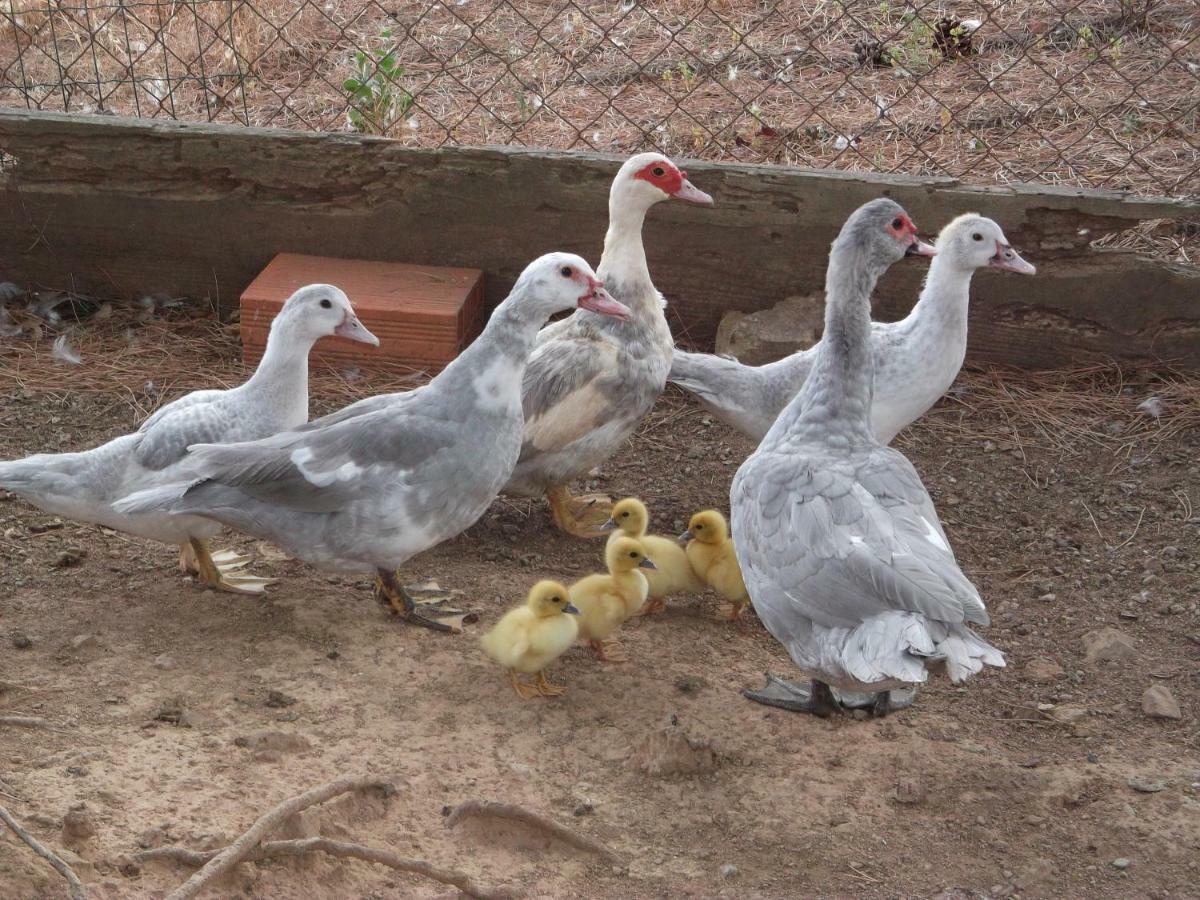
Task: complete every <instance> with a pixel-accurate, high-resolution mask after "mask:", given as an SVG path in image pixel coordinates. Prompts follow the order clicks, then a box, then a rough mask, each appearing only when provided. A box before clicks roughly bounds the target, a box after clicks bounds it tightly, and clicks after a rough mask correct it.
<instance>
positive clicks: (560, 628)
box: [479, 581, 579, 700]
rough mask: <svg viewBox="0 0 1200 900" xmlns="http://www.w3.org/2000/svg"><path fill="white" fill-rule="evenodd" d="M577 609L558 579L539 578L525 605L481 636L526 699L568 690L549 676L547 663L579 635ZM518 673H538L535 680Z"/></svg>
mask: <svg viewBox="0 0 1200 900" xmlns="http://www.w3.org/2000/svg"><path fill="white" fill-rule="evenodd" d="M578 614H579V610H578V609H576V608H575V607H574V606H573V605H572V604H571V601H570V600H569V599H568V598H567V589H566V587H564V586H563V585H561V584H559V583H558V582H557V581H539V582H538V583H537V584H535V585H534V586H533V589H532V590H530V592H529V596H528V598H526V600H525V605H524V606H518V607H517V608H516V609H511V610H509V611H508V612H506V613H505V614H504V615H503V617H501V619H500V621H499V622H497V623H496V624H495V626H494V627H493V628H492V630H491V631H489V632H488V633H487V634H485V635H484V636H483V637H481V638H480V639H479V643H480V644H482V645H483V650H484V652H485V653H487V655H488V656H490V657H491V658H492V659H494V660H495V661H496V662H498V663H500V665H502V666H504V668H506V669H508V677H509V680H510V681H511V682H512V686H513V690H514V691H516V692H517V695H518V696H520V697H523V698H525V699H527V700H528V699H529V698H530V697H536V696H538V695H539V694H540V695H542V696H543V697H557V696H558V695H559V694H562V693H563V692H565V691H566V688H565V687H563V686H562V685H558V684H551V683H550V682H549V681H548V680H547V679H546V671H545V669H546V666H548V665H550V663H552V662H554V660H556V659H558V657H560V656H562V655H563V653H565V652H566V650H567V648H569V647H570V646H571V645H572V644H573V643H575V639H576V638H577V637H578V636H579V621H578V619H577V618H576V616H577V615H578ZM518 672H524V673H525V674H526V675H536V676H537V677H536V678H535V680H534V682H533V683H532V684H531V683H530V682H528V681H522V680H521V678H520V677H519V676H518V674H517V673H518Z"/></svg>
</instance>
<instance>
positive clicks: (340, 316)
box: [271, 284, 379, 347]
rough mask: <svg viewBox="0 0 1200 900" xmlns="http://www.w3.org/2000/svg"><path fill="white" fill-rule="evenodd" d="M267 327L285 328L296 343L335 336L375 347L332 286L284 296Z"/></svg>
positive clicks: (314, 286) (310, 287)
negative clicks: (276, 313) (294, 337)
mask: <svg viewBox="0 0 1200 900" xmlns="http://www.w3.org/2000/svg"><path fill="white" fill-rule="evenodd" d="M271 327H272V328H275V327H280V328H287V329H288V330H289V332H290V333H291V334H292V335H294V336H296V337H297V338H299V339H300V340H306V341H314V342H315V341H318V340H320V339H321V338H323V337H329V336H331V335H336V336H337V337H344V338H348V339H349V340H352V341H358V342H360V343H363V344H370V345H371V346H372V347H378V346H379V338H377V337H375V335H373V334H371V332H370V331H368V330H367V327H366V326H365V325H363V323H362V322H360V321H359V320H358V316H356V315H355V314H354V307H353V306H351V305H350V299H349V298H348V297H347V296H346V294H345V293H344V292H343V291H342V290H341V289H340V288H336V287H334V286H333V285H332V284H310V285H307V286H306V287H302V288H300V290H298V291H296V293H294V294H292V296H290V297H288V299H287V302H286V303H284V304H283V309H282V310H280V311H279V315H278V316H276V317H275V322H273V323H271Z"/></svg>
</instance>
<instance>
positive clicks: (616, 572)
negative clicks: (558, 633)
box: [569, 536, 656, 662]
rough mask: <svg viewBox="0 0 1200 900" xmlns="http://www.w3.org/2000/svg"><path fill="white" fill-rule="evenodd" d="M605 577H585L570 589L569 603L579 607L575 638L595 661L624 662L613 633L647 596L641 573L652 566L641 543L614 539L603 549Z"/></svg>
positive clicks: (628, 538) (653, 567)
mask: <svg viewBox="0 0 1200 900" xmlns="http://www.w3.org/2000/svg"><path fill="white" fill-rule="evenodd" d="M604 562H605V565H607V567H608V574H607V575H588V576H587V577H586V578H581V579H579V581H577V582H575V583H574V584H573V585H571V589H570V592H569V594H570V599H571V602H572V603H574V604H575V606H577V607H579V636H580V637H581V638H582V639H583V640H585V641H587V642H588V644H590V645H591V648H592V651H593V652H594V653H595V654H596V658H597V659H600V660H604V661H605V662H624V661H625V660H626V659H628V658H629V657H628V656H626V655H625V651H624V650H623V649H622V648H621V644H620V642H619V641H616V640H614V639H613V638H612V634H613V632H615V631H616V630H617V629H618V628H620V627H621V625H623V624H624V623H625V621H626V620H627V619H628V618H629V617H630V616H632V615H633V614H634V613H635V612H637V611H638V610H639V609H640V608H641V606H642V604H643V603H645V602H646V596H647V594H649V592H650V585H649V583H648V582H647V581H646V576H645V575H643V574H642V571H641V570H642V569H650V570H651V571H653V570H654V569H655V568H656V566H655V565H654V563H652V562H651V561H650V560H649V559H648V558H647V556H646V551H645V548H643V547H642V542H641V541H639V540H637V539H636V538H631V537H624V536H622V537H618V538H617V539H616V540H614V541H610V542H609V543H608V545H607V546H606V547H605V548H604Z"/></svg>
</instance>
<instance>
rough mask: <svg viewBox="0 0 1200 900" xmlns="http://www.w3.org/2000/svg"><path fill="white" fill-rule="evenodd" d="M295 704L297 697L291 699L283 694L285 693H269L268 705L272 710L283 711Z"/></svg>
mask: <svg viewBox="0 0 1200 900" xmlns="http://www.w3.org/2000/svg"><path fill="white" fill-rule="evenodd" d="M295 702H296V698H295V697H290V696H288V695H287V694H285V693H283V691H267V700H266V705H267V706H269V707H271V708H272V709H283V708H284V707H288V706H292V705H294V704H295Z"/></svg>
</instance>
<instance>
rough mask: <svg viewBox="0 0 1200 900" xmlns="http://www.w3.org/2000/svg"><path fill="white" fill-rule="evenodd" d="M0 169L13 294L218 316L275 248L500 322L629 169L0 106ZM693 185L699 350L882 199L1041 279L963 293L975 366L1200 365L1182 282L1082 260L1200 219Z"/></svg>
mask: <svg viewBox="0 0 1200 900" xmlns="http://www.w3.org/2000/svg"><path fill="white" fill-rule="evenodd" d="M0 151H2V152H3V154H4V156H3V157H2V158H0V184H2V186H3V188H4V190H5V192H6V194H5V203H4V207H3V210H0V261H2V263H3V271H4V277H5V278H8V279H10V280H15V281H18V282H36V283H40V284H45V285H48V286H54V287H69V286H71V285H74V286H75V287H76V288H77V289H79V290H82V291H88V292H95V293H98V294H103V295H117V296H135V295H138V294H142V293H152V292H156V291H165V292H167V293H169V294H172V295H176V296H195V297H210V298H212V299H213V300H216V301H218V302H219V304H220V306H221V307H222V308H223V309H226V310H229V309H232V308H234V306H235V305H236V299H237V296H238V295H239V293H240V292H241V290H242V289H243V288H244V287H245V286H246V285H247V284H249V282H250V281H251V280H252V279H253V278H254V276H255V275H256V274H257V273H258V272H259V271H260V270H261V269H262V267H263V266H264V265H266V263H267V262H268V261H269V260H270V259H271V257H272V256H274V255H275V254H276V253H278V252H283V251H291V252H296V253H309V254H319V255H326V256H343V257H358V258H367V259H379V260H395V261H404V262H413V263H424V264H432V265H459V266H476V267H479V268H482V269H484V270H485V272H486V273H487V293H488V302H489V304H494V303H496V302H498V300H499V299H500V298H501V297H502V296H503V295H504V293H505V292H506V291H507V289H508V288H509V287H510V286H511V284H512V282H513V280H514V279H515V277H516V275H517V273H518V272H519V271H520V270H521V268H523V267H524V265H525V264H526V263H527V262H528V261H529V260H530V259H532V258H533V257H535V256H537V255H538V254H540V253H544V252H547V251H549V250H568V251H572V252H575V253H580V254H582V255H583V256H585V257H586V258H588V259H589V260H591V261H592V262H593V264H594V263H595V262H597V260H598V257H599V253H600V247H601V244H602V241H603V237H604V230H605V227H606V222H607V193H608V185H609V182H610V181H611V179H612V176H613V174H614V172H615V171H616V169H617V167H618V165H619V164H620V162H621V159H620V158H619V157H615V156H605V155H597V154H581V153H559V152H551V151H528V150H516V149H510V148H486V149H467V148H464V149H446V150H438V151H432V150H414V149H410V148H408V147H405V146H404V144H403V143H401V142H399V141H392V140H387V139H382V138H373V137H365V136H359V135H349V134H314V133H308V132H287V131H276V130H266V129H256V128H242V127H238V126H225V125H197V124H185V123H179V122H172V121H163V120H145V119H124V118H117V117H110V116H78V115H62V114H53V113H35V112H28V111H24V110H0ZM687 167H688V169H689V171H690V173H691V176H692V179H693V181H695V183H696V184H697V185H698V186H699V187H701V188H703V189H704V190H706V191H708V192H709V193H711V194H712V195H713V196H714V197H715V199H716V206H715V207H712V208H701V207H696V206H692V205H690V204H684V203H663V204H660V205H659V206H657V207H655V209H654V210H653V211H651V213H650V215H649V216H648V217H647V221H646V228H645V238H646V246H647V253H648V257H649V260H650V267H651V271H652V272H653V274H654V278H655V282H656V283H657V284H658V286H659V288H660V289H661V290H662V291H663V292H664V293H665V294H666V296H667V297H668V299H669V301H670V304H671V305H670V318H671V320H672V325H673V327H674V328H675V330H676V334H677V336H679V337H680V338H681V339H684V340H688V339H690V340H692V341H694V342H696V343H699V344H700V345H705V344H708V343H710V342H711V339H712V337H713V335H714V333H715V331H716V326H717V323H718V321H719V320H720V317H721V315H722V314H723V313H724V312H725V311H726V310H729V309H737V310H742V311H746V312H751V311H755V310H759V309H763V308H765V307H768V306H771V305H773V304H774V303H776V302H777V301H779V300H781V299H783V298H784V297H786V296H789V295H793V294H802V293H807V292H810V291H812V290H813V289H814V288H816V287H819V285H820V284H821V283H822V281H823V272H824V267H825V260H826V253H827V250H828V247H829V242H830V241H831V240H832V239H833V236H834V235H835V234H836V232H837V230H838V228H840V226H841V224H842V222H843V221H844V220H845V218H846V216H847V215H848V214H849V213H850V212H851V211H852V210H853V209H854V208H855V207H857V206H858V205H859V204H861V203H863V202H865V201H867V200H869V199H871V198H873V197H877V196H880V195H888V196H891V197H893V198H894V199H896V200H897V201H899V202H900V203H902V204H903V205H904V206H905V207H906V208H907V209H908V210H909V211H910V212H911V213H912V214H913V216H914V218H916V220H917V221H918V222H919V223H920V224H921V225H922V226H923V227H924V228H925V229H927V230H928V231H929V232H931V233H932V232H935V231H936V230H937V228H938V227H940V225H941V224H943V223H944V222H946V221H947V220H949V219H950V218H951V217H953V216H955V215H957V214H959V213H961V212H967V211H976V212H980V213H983V214H984V215H988V216H990V217H992V218H994V219H996V221H998V222H999V223H1000V224H1001V225H1002V226H1003V227H1004V229H1005V231H1006V232H1007V234H1008V236H1009V238H1010V239H1011V240H1012V241H1013V243H1014V245H1016V246H1017V247H1018V248H1019V249H1020V250H1021V252H1022V254H1023V255H1024V256H1025V257H1026V258H1027V259H1029V260H1030V261H1032V262H1034V263H1036V264H1037V265H1038V268H1039V273H1038V275H1037V277H1036V278H1020V277H1018V276H1011V275H1003V274H1001V273H982V274H981V275H979V276H978V277H977V278H976V280H975V286H974V289H973V302H972V313H971V342H970V349H969V354H970V356H969V358H970V360H971V361H973V362H976V363H984V362H996V363H1005V364H1015V365H1021V366H1028V367H1046V366H1053V365H1058V364H1062V363H1065V362H1069V361H1072V360H1079V359H1087V358H1096V357H1112V358H1116V359H1120V360H1126V361H1154V360H1171V361H1174V362H1175V363H1177V364H1180V365H1184V366H1189V367H1192V368H1200V304H1198V303H1197V297H1200V277H1198V276H1197V273H1196V271H1195V270H1188V269H1183V268H1178V267H1172V266H1167V265H1163V264H1159V263H1154V262H1150V261H1146V260H1142V259H1140V258H1138V257H1135V256H1133V255H1131V254H1127V253H1099V252H1096V251H1094V250H1092V249H1090V246H1089V245H1090V243H1091V242H1092V241H1093V240H1095V239H1096V238H1098V237H1100V236H1102V235H1103V234H1107V233H1111V232H1115V231H1121V230H1124V229H1127V228H1130V227H1132V226H1134V225H1136V224H1137V223H1139V222H1142V221H1145V220H1148V219H1172V220H1179V219H1189V220H1195V219H1198V218H1200V200H1198V199H1197V198H1194V197H1193V198H1190V199H1180V200H1170V199H1147V198H1138V197H1132V196H1128V195H1125V194H1121V193H1116V192H1102V191H1086V190H1080V189H1073V188H1062V187H1045V186H1038V185H1013V186H1005V187H979V186H969V185H964V184H961V183H960V182H958V181H956V180H954V179H946V178H916V177H908V176H878V175H869V174H858V173H841V172H828V171H810V170H802V169H796V168H788V167H782V166H751V165H733V164H726V163H706V162H691V161H688V162H687ZM919 278H920V275H919V269H918V268H917V267H915V266H907V267H906V266H900V267H897V270H896V271H894V272H893V273H891V274H890V275H889V277H888V278H887V279H885V281H884V283H883V284H882V285H881V288H880V291H879V297H878V311H879V314H880V316H881V317H883V318H893V317H896V316H899V315H903V313H904V312H906V311H907V309H908V308H909V307H910V306H911V304H912V302H913V300H914V299H915V297H916V291H917V289H918V286H919V285H918V282H919Z"/></svg>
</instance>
